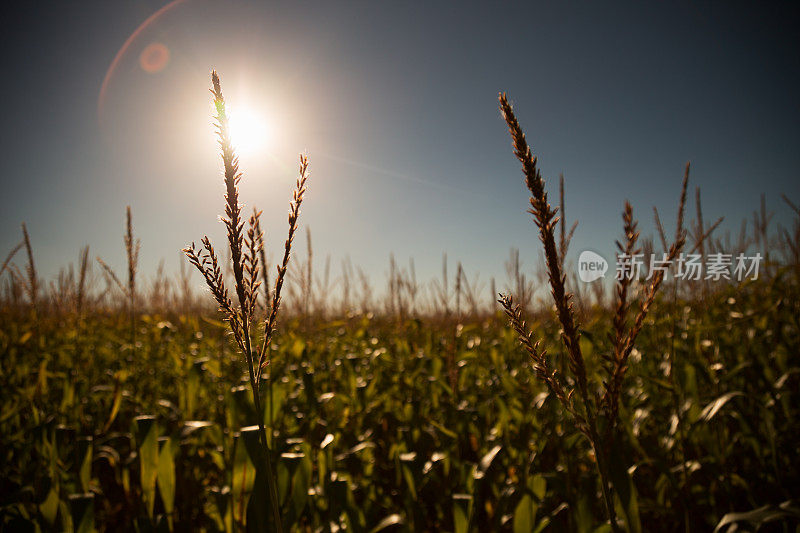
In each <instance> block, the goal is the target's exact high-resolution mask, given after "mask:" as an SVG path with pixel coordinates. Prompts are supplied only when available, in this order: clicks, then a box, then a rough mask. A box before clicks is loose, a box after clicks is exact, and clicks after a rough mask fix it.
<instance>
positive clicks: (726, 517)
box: [0, 74, 800, 533]
mask: <svg viewBox="0 0 800 533" xmlns="http://www.w3.org/2000/svg"><path fill="white" fill-rule="evenodd" d="M212 92H213V93H214V102H215V104H216V109H217V116H216V120H217V128H218V133H219V138H220V147H221V152H222V159H223V163H224V167H225V176H224V179H225V184H226V191H227V195H226V198H225V207H224V209H225V211H224V217H225V218H224V220H223V221H224V223H225V227H226V230H227V232H228V242H227V243H225V246H224V247H223V248H225V250H226V251H215V249H214V247H213V245H212V243H211V242H210V241H208V240H207V239H204V240H203V241H202V246H201V247H195V246H194V245H192V246H190V247H188V248H187V249H186V250H185V252H186V253H187V255H188V256H189V261H190V262H191V263H192V264H193V265H194V266H195V267H196V268H197V269H199V271H200V272H201V274H202V276H203V279H204V282H205V283H206V284H207V285H208V287H209V289H210V292H211V294H212V296H213V305H212V298H209V297H208V295H206V294H194V293H193V292H192V291H191V290H190V289H189V288H188V286H189V285H190V283H189V281H188V277H187V274H186V273H185V272H184V275H183V277H182V278H179V279H178V280H176V281H172V280H170V279H168V278H166V277H165V276H163V275H159V276H158V277H157V278H156V279H155V280H145V279H137V259H138V250H139V243H138V241H137V240H136V237H135V233H134V226H133V222H132V214H131V211H130V210H129V211H128V214H127V216H128V225H127V228H126V238H125V242H124V244H125V248H126V251H127V255H128V266H129V268H128V272H127V273H126V275H118V274H116V273H114V272H113V271H112V270H111V269H110V268H109V267H108V266H107V265H106V264H105V263H103V262H102V260H101V259H98V261H96V262H94V261H92V260H90V258H89V252H88V249H85V250H83V251H82V252H81V254H80V255H79V261H78V264H77V267H75V268H72V267H70V268H69V269H66V270H64V271H63V273H62V275H61V276H60V277H59V278H58V279H57V280H55V281H53V282H50V283H48V282H45V281H44V280H42V279H40V278H39V276H38V274H37V271H36V267H35V252H36V248H35V236H30V235H28V232H27V229H26V228H25V227H24V226H23V235H22V238H21V242H20V245H19V246H18V247H17V248H15V249H14V250H11V251H10V253H9V255H8V258H7V259H6V261H5V262H4V264H3V265H2V271H0V275H2V276H3V277H2V309H1V310H0V406H2V409H1V410H0V450H1V451H2V461H0V530H2V531H79V532H84V531H93V530H101V531H154V530H157V531H240V530H248V531H303V532H305V531H309V532H317V531H320V532H328V531H330V532H334V531H342V530H345V531H356V532H378V531H450V532H455V533H464V532H467V531H481V532H484V531H513V532H514V533H522V532H533V531H579V532H597V531H631V532H640V531H755V530H758V531H797V530H798V528H800V501H799V500H798V487H800V468H798V454H800V438H799V437H800V412H798V411H799V409H800V407H799V406H800V402H798V400H799V398H798V390H799V387H800V322H799V319H798V317H799V316H800V269H799V268H798V264H799V263H798V246H799V245H800V212H798V211H797V208H796V207H795V206H794V204H792V202H791V200H790V199H789V198H785V203H786V204H788V206H789V207H790V208H791V209H793V210H794V211H795V214H796V216H797V218H796V221H795V227H794V228H792V229H784V228H771V227H770V223H769V219H770V214H769V212H768V211H767V209H766V206H765V205H764V203H763V200H762V205H761V209H760V211H759V212H757V213H756V215H755V216H754V218H753V223H752V224H751V227H750V228H749V230H748V227H747V226H745V230H744V231H743V233H742V235H741V237H740V239H739V242H738V249H739V250H757V251H759V252H760V253H761V254H762V255H763V256H764V258H765V261H764V264H763V265H762V268H761V271H760V275H759V277H758V279H755V280H754V279H747V280H744V281H741V282H738V281H725V282H714V283H711V282H703V281H692V282H681V281H678V280H675V279H673V278H672V277H671V276H669V275H668V276H666V277H663V276H662V274H659V273H656V274H655V275H653V276H651V277H650V278H648V279H646V280H645V279H642V280H641V281H638V280H627V281H626V280H622V281H619V282H617V283H616V285H613V289H608V288H606V289H604V288H603V286H601V285H599V284H598V285H597V287H599V289H598V290H597V291H595V292H593V293H589V292H586V291H585V290H584V291H583V292H579V293H577V294H575V295H573V296H570V293H571V292H576V291H578V290H579V289H580V285H579V282H577V281H575V280H573V279H572V278H569V277H568V276H567V275H566V274H565V272H567V271H569V272H571V271H572V270H574V269H569V268H567V265H566V263H568V261H565V260H564V257H565V256H566V253H567V248H568V244H569V236H570V234H571V232H569V231H566V230H565V224H563V223H561V221H559V220H558V215H559V211H560V212H563V203H564V202H563V192H562V194H561V208H560V209H556V208H553V207H551V206H550V204H549V203H548V199H547V193H546V189H547V186H548V184H547V183H545V181H544V180H543V179H542V177H541V175H540V174H539V171H538V169H537V167H536V160H535V157H533V155H532V153H531V151H530V149H529V148H528V146H527V144H526V142H525V137H524V134H523V133H522V129H521V127H520V126H519V123H518V122H517V120H516V118H515V117H514V113H513V110H512V108H511V106H510V104H509V103H508V101H507V100H506V98H505V95H501V99H500V108H501V112H502V114H503V117H504V118H505V119H506V122H507V123H508V125H509V128H510V133H511V136H512V140H513V143H514V153H515V154H516V156H517V157H518V158H519V159H520V162H521V163H522V169H523V173H524V183H525V185H527V187H528V189H529V192H530V195H531V213H532V214H533V222H532V224H531V233H532V235H533V234H538V235H539V237H540V238H541V241H542V244H543V250H544V256H543V257H544V261H543V264H542V265H540V266H541V268H540V270H541V272H540V273H539V274H540V275H539V276H538V277H536V276H534V277H533V278H532V279H533V280H534V281H529V280H527V279H526V278H525V276H524V274H522V273H521V269H520V266H519V263H518V260H517V261H516V262H515V261H514V253H513V252H512V259H511V261H509V269H508V270H509V279H508V280H507V282H506V283H505V284H503V283H502V282H501V283H500V285H501V286H498V289H499V290H500V292H503V293H504V294H503V295H502V296H500V295H498V294H497V292H496V291H495V282H494V280H492V282H491V288H490V289H486V290H484V291H483V292H484V293H485V294H478V287H477V284H476V283H472V284H471V283H470V278H469V276H467V275H466V274H465V273H464V270H463V268H462V267H461V265H460V264H459V265H458V267H457V269H456V270H455V275H452V274H451V277H450V278H448V275H447V263H446V262H445V264H444V272H443V276H442V279H441V280H436V281H435V282H432V283H430V284H423V283H418V282H417V281H416V278H415V276H414V274H413V268H412V269H402V268H399V267H397V265H396V264H395V263H394V261H392V263H391V265H390V279H389V283H388V286H387V288H386V290H385V291H383V290H382V288H377V287H375V288H374V289H373V288H372V287H369V286H368V284H367V283H366V282H362V283H359V282H358V281H357V280H356V277H355V276H354V275H352V267H349V268H348V269H345V275H344V278H345V279H344V281H341V284H342V285H343V286H342V287H340V289H341V290H340V291H339V292H338V293H337V294H340V295H341V296H337V297H336V298H333V297H331V296H330V294H329V293H330V292H331V291H330V290H329V289H328V287H327V285H328V282H327V281H325V283H324V284H323V283H322V282H320V280H319V279H318V278H315V277H314V276H313V274H312V270H311V266H312V261H311V248H310V235H308V243H309V246H308V252H307V253H306V254H305V256H303V252H302V251H298V250H296V249H295V250H293V249H292V243H293V240H294V235H295V233H296V231H297V229H298V225H299V222H298V218H299V214H300V203H301V202H302V201H303V194H304V192H305V189H306V186H307V183H306V181H307V178H308V176H309V160H308V159H306V158H305V157H301V163H300V171H299V177H298V181H297V188H296V191H295V194H294V197H293V198H292V199H291V203H290V216H289V234H288V238H287V240H286V246H285V250H286V253H285V255H284V257H283V261H282V263H280V264H278V265H277V267H278V268H277V270H276V269H275V268H274V266H273V267H272V270H273V272H275V275H274V276H271V275H267V274H266V272H267V269H266V268H265V267H266V266H267V265H266V261H265V259H264V257H263V254H261V253H260V252H261V250H262V248H261V242H260V240H261V234H262V232H261V228H260V223H259V213H258V212H257V211H255V212H253V213H252V214H244V213H242V210H241V206H240V203H239V200H238V181H239V179H240V177H241V176H240V174H239V170H238V161H237V159H236V156H235V153H234V149H233V147H232V146H231V144H230V139H229V138H228V137H227V124H226V120H227V119H226V115H225V102H224V97H223V96H222V90H221V87H220V83H219V80H218V78H217V77H216V74H215V75H214V80H213V91H212ZM509 157H511V153H509ZM688 176H689V169H688V166H687V172H686V176H685V177H684V181H683V187H682V191H681V190H680V189H679V188H678V185H679V181H676V205H677V206H678V210H679V216H678V227H677V228H676V230H675V234H674V238H671V237H670V236H668V235H666V233H665V232H664V230H663V229H661V225H660V223H659V224H658V227H659V231H660V235H659V236H657V238H656V239H645V238H642V239H639V234H638V232H637V229H636V218H635V213H634V211H633V208H632V207H631V206H630V205H627V204H624V203H623V202H624V198H620V206H621V209H623V211H622V213H623V216H622V220H621V228H622V230H621V234H622V236H621V238H620V241H619V243H618V246H619V249H620V253H625V252H627V253H630V252H633V251H636V250H638V249H639V248H640V247H641V248H642V249H645V250H654V249H655V250H663V251H664V253H666V254H668V255H670V256H671V257H674V256H677V255H678V254H680V253H681V252H682V251H685V252H689V251H698V250H699V251H701V252H702V253H704V254H705V253H712V252H714V251H719V250H721V249H722V248H723V244H725V246H726V248H725V249H726V250H730V249H731V248H733V247H731V246H728V245H729V244H730V243H729V242H727V243H725V241H724V240H723V239H722V238H719V237H717V236H716V235H715V234H714V230H715V229H716V227H717V225H718V223H715V224H713V225H711V226H708V227H704V225H703V221H702V210H701V207H700V194H699V191H698V192H697V194H696V197H695V206H694V207H696V213H697V214H696V215H695V216H694V217H689V216H686V217H685V218H686V219H687V222H686V223H685V224H684V222H683V220H684V212H685V211H687V212H688V211H689V210H690V209H689V205H690V203H691V201H690V200H687V190H688V186H687V179H688ZM245 179H246V178H245ZM550 185H552V183H551V184H550ZM308 186H309V187H312V188H313V176H312V177H311V178H310V179H308ZM523 186H524V185H523V184H522V180H521V184H520V187H523ZM784 207H785V206H784ZM304 208H308V209H313V204H312V205H308V206H306V205H305V204H304ZM214 215H215V214H214V213H209V222H210V223H211V222H213V220H214ZM519 216H525V214H524V213H520V214H519ZM656 216H657V215H656ZM689 218H692V220H689ZM683 226H685V227H683ZM32 237H34V238H32ZM532 241H533V239H532ZM640 243H641V246H640ZM295 247H297V244H296V243H295ZM228 249H229V252H228V251H227V250H228ZM290 251H291V252H292V253H291V255H292V256H298V257H292V259H293V260H299V261H301V262H299V263H298V262H297V261H295V264H294V266H293V267H292V269H289V259H290ZM226 257H227V258H228V259H227V260H225V259H222V258H226ZM303 260H305V263H303V262H302V261H303ZM92 265H94V268H93V267H92ZM348 271H350V272H351V274H350V277H348V276H347V272H348ZM325 277H326V278H327V275H326V276H325ZM139 278H141V276H139ZM104 279H105V281H106V283H105V285H104V284H103V283H102V280H104ZM285 280H286V287H288V298H287V305H284V306H283V308H281V300H282V297H281V289H282V287H283V285H284V281H285ZM504 287H507V288H508V289H507V291H506V290H504ZM537 291H539V292H540V293H541V294H542V296H541V297H540V298H536V297H534V294H535V293H537ZM284 292H287V290H284ZM506 292H507V293H508V294H506ZM490 293H491V297H490ZM490 298H491V299H490ZM495 300H496V301H495ZM217 307H218V308H219V309H217ZM279 317H280V318H279Z"/></svg>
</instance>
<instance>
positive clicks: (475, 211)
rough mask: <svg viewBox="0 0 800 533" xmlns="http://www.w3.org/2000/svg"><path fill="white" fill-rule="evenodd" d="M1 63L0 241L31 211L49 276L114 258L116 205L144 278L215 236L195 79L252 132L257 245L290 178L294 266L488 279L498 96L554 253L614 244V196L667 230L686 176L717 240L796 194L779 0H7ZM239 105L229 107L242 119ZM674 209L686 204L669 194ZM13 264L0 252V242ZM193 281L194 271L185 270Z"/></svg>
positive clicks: (503, 150) (793, 90) (498, 248)
mask: <svg viewBox="0 0 800 533" xmlns="http://www.w3.org/2000/svg"><path fill="white" fill-rule="evenodd" d="M3 9H4V13H3V16H2V22H0V25H2V31H0V42H2V47H0V54H2V64H3V65H4V68H5V74H6V76H5V80H4V81H3V83H1V84H0V92H2V102H3V103H4V106H5V109H4V112H3V116H4V120H3V122H4V127H3V128H0V151H2V157H0V180H1V181H0V190H2V194H1V195H0V255H3V256H5V254H6V253H7V251H8V250H10V249H11V248H12V247H13V246H14V245H15V244H16V243H17V242H19V240H20V238H21V232H20V223H21V222H23V221H24V222H25V223H26V224H27V226H28V229H29V232H30V235H31V240H32V244H33V248H34V253H35V257H36V261H37V266H38V268H39V271H40V273H41V274H42V275H43V276H44V277H45V278H48V279H51V278H52V277H53V276H55V275H56V274H57V272H58V270H59V268H61V267H63V266H66V265H67V264H68V263H69V262H74V261H76V260H77V257H78V252H79V249H80V248H81V247H82V246H84V245H87V244H88V245H90V247H91V255H92V256H97V255H99V256H101V257H102V258H103V259H105V260H106V261H107V262H108V263H109V264H111V265H112V266H113V267H114V268H116V269H118V270H119V271H120V272H122V271H123V265H124V262H125V255H124V247H123V242H122V235H123V232H124V223H125V206H127V205H130V206H131V208H132V211H133V217H134V226H135V233H136V234H137V236H138V237H139V238H140V239H141V241H142V250H141V256H140V257H141V271H142V272H143V273H144V274H145V275H152V274H153V273H154V272H155V269H156V266H157V265H158V263H159V262H160V261H162V260H163V261H164V264H165V269H166V271H167V272H168V273H174V272H177V271H178V269H179V262H180V261H183V260H184V259H182V258H181V256H180V253H179V251H180V249H181V248H182V247H183V246H185V245H186V244H187V243H189V242H191V241H199V240H200V238H201V237H202V236H203V235H205V234H208V235H210V236H211V237H212V240H214V241H215V242H217V243H219V246H220V247H221V246H223V245H224V240H223V239H224V237H223V228H222V224H221V223H220V222H219V220H218V217H219V215H220V214H221V213H222V210H223V198H222V194H223V184H222V177H221V172H220V170H221V162H220V160H219V156H218V153H217V148H216V145H215V139H214V133H213V127H212V118H211V115H212V105H211V95H210V93H209V91H208V89H209V87H210V72H211V70H212V69H216V70H217V71H218V72H219V74H220V76H221V79H222V88H223V92H224V93H225V95H226V98H227V101H228V104H229V105H230V107H231V108H232V110H233V111H234V112H236V111H237V109H238V110H241V113H242V116H247V113H250V114H251V115H250V116H252V117H257V119H258V120H259V121H260V124H261V127H262V129H263V133H264V137H263V139H261V141H260V142H259V143H257V144H256V146H254V147H251V148H250V149H248V150H246V151H243V152H242V153H241V154H240V157H241V166H242V170H243V172H244V177H243V179H242V184H241V200H242V201H243V202H244V203H245V204H246V209H248V210H250V209H252V208H253V206H257V207H258V209H261V210H263V211H264V215H263V226H264V227H265V230H266V233H267V242H268V249H269V255H270V256H271V258H272V259H273V261H274V260H275V259H277V258H278V257H279V252H280V250H281V248H282V245H283V240H284V239H285V234H286V226H287V223H286V215H287V210H288V202H289V199H290V195H291V190H292V187H293V184H294V180H295V178H296V174H297V167H298V154H299V153H301V152H304V153H307V154H308V157H309V160H310V164H311V169H312V173H311V178H310V183H309V192H308V196H307V198H306V201H305V203H304V205H303V210H302V214H301V226H302V229H301V232H302V233H301V234H300V236H299V237H298V240H297V243H296V244H297V249H298V251H299V257H302V256H303V255H304V254H305V244H306V243H305V231H304V230H305V227H309V228H310V229H311V235H312V243H313V250H314V257H315V261H316V266H317V268H321V264H322V261H323V258H325V257H326V256H330V257H331V261H332V264H333V266H334V268H335V269H336V268H338V265H339V264H340V262H341V261H342V260H343V259H344V258H345V257H349V258H350V259H351V261H352V263H353V264H354V265H358V266H360V267H362V268H363V269H364V270H365V271H366V272H367V273H368V274H369V275H370V277H371V279H372V281H373V283H374V284H375V285H380V284H382V283H384V281H385V279H386V274H387V272H388V262H389V256H390V254H394V256H395V258H396V260H397V261H398V263H400V264H401V265H406V264H407V263H408V261H409V259H410V258H413V259H414V261H415V267H416V271H417V276H418V278H420V279H422V280H424V279H429V278H431V277H433V276H436V275H438V273H439V272H440V269H441V260H442V254H443V253H447V254H448V257H449V261H450V264H451V269H452V268H453V266H452V265H454V264H455V262H456V261H459V260H460V261H462V262H463V264H464V268H465V269H466V271H467V273H468V274H469V275H470V276H473V275H475V274H476V273H480V276H481V279H482V280H483V281H484V282H487V281H488V279H489V278H490V277H492V276H495V277H497V278H498V287H500V286H502V281H501V280H503V279H504V262H505V261H506V259H507V258H508V255H509V250H510V249H511V248H512V247H515V248H519V249H520V255H521V257H522V259H523V262H524V265H525V268H527V269H533V268H534V266H535V264H536V261H537V258H538V257H539V254H540V245H539V242H538V235H537V232H536V228H535V226H534V225H533V223H532V221H531V219H530V216H529V215H528V214H527V213H526V209H527V207H528V205H527V199H528V192H527V190H526V188H525V186H524V182H523V176H522V174H521V172H520V168H519V167H520V165H519V163H518V161H517V160H516V159H515V158H514V156H513V153H512V150H511V144H510V139H509V136H508V133H507V129H506V127H505V124H504V122H503V120H502V118H501V116H500V114H499V112H498V109H497V95H498V92H499V91H507V92H508V94H509V96H510V98H511V100H512V103H513V104H514V105H515V110H516V112H517V116H518V118H519V120H520V122H521V124H522V126H523V128H524V129H525V131H526V132H527V138H528V140H529V142H530V144H531V146H532V148H533V150H534V153H535V154H537V155H538V157H539V164H540V168H541V169H542V172H543V175H544V178H545V180H546V183H547V187H548V188H549V191H550V198H551V199H552V200H554V201H557V198H558V175H559V173H563V174H564V176H565V183H566V199H567V202H566V218H567V222H568V224H571V223H572V221H574V220H576V219H577V220H578V221H579V225H578V228H577V231H576V234H575V238H574V240H573V243H572V246H571V256H572V257H576V256H577V254H578V253H579V252H580V251H581V250H584V249H592V250H595V251H598V252H600V253H601V254H606V257H611V254H612V253H613V243H614V240H615V239H617V238H619V235H620V234H621V219H620V214H621V211H622V207H623V203H624V201H625V200H626V199H628V200H630V201H631V202H632V204H633V206H634V210H635V211H634V213H635V214H636V215H637V216H638V218H639V219H640V228H641V229H642V233H643V234H644V235H648V234H651V235H652V234H653V224H652V208H653V206H656V207H657V208H658V209H659V212H660V213H661V215H662V219H663V220H664V223H665V226H666V227H667V231H668V232H670V231H672V230H673V228H674V224H675V212H676V208H677V200H678V194H679V189H680V182H681V178H682V174H683V169H684V166H685V164H686V162H687V161H691V163H692V172H691V178H690V187H691V190H692V191H694V187H695V186H699V187H700V188H701V191H702V197H703V211H704V218H705V219H706V221H713V220H715V219H716V218H718V217H721V216H724V217H725V219H726V222H725V225H724V226H723V228H722V229H723V230H725V229H730V230H731V231H732V232H734V233H736V232H738V228H739V226H740V223H741V220H742V219H743V218H751V213H752V211H753V210H755V209H757V208H758V205H759V198H760V195H761V194H762V193H763V194H765V195H766V198H767V204H768V206H769V208H770V209H771V210H773V211H774V212H775V219H774V222H776V223H782V224H783V225H784V226H787V225H789V224H790V223H791V213H790V210H789V208H788V207H787V206H786V205H784V204H783V203H782V202H781V200H780V195H781V194H782V193H785V194H786V195H787V196H789V197H790V198H792V199H793V200H794V201H795V202H798V201H800V186H798V175H800V150H798V146H799V145H800V143H799V141H800V101H798V98H797V90H798V89H797V88H798V81H800V46H799V45H800V43H799V42H798V33H797V31H796V28H797V27H798V23H800V20H799V19H800V17H798V10H797V9H796V8H795V7H794V6H792V5H791V4H788V3H786V4H784V3H738V2H725V3H722V2H713V3H710V2H696V3H695V2H693V3H689V2H674V3H652V4H644V3H634V2H630V3H566V2H565V3H547V4H545V3H538V2H527V3H524V4H523V3H512V2H481V3H472V2H425V3H412V2H245V1H235V2H210V1H205V0H183V1H178V2H172V3H171V4H167V3H164V2H155V1H141V0H125V1H119V2H92V1H87V2H80V3H77V2H75V3H67V2H54V3H52V4H47V3H44V2H36V3H25V2H16V3H14V4H13V5H9V6H6V7H4V8H3ZM248 110H249V111H248ZM689 212H690V213H693V212H694V205H693V204H692V205H690V208H689ZM18 261H21V259H20V258H18ZM196 280H197V283H198V286H199V284H200V279H199V277H198V278H196Z"/></svg>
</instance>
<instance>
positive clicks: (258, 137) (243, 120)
mask: <svg viewBox="0 0 800 533" xmlns="http://www.w3.org/2000/svg"><path fill="white" fill-rule="evenodd" d="M228 125H229V128H230V133H231V141H232V142H233V146H234V148H235V150H236V152H237V153H238V154H240V155H245V156H246V155H253V154H256V153H258V152H260V151H263V150H265V149H266V147H267V142H268V141H269V128H268V127H267V122H266V120H264V117H263V116H262V115H261V114H260V113H259V112H258V111H256V110H255V109H254V108H251V107H238V108H232V109H231V110H230V112H229V115H228Z"/></svg>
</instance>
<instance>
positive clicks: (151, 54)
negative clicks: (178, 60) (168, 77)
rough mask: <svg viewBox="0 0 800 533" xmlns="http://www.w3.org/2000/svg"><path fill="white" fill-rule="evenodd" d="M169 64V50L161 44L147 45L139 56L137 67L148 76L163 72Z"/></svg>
mask: <svg viewBox="0 0 800 533" xmlns="http://www.w3.org/2000/svg"><path fill="white" fill-rule="evenodd" d="M167 63H169V48H167V47H166V46H164V45H163V44H161V43H150V44H148V45H147V46H146V47H145V49H144V50H142V53H141V54H140V55H139V66H141V67H142V70H144V71H145V72H147V73H148V74H155V73H156V72H160V71H162V70H164V67H166V66H167Z"/></svg>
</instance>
